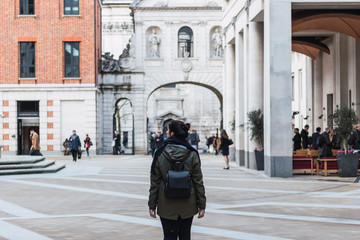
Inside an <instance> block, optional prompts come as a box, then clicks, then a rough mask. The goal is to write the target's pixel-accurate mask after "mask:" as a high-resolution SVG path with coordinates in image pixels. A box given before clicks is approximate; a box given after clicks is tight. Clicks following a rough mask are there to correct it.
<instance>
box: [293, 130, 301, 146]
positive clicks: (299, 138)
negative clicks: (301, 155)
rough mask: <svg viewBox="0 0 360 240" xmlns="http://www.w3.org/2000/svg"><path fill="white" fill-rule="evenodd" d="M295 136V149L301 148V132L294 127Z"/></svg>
mask: <svg viewBox="0 0 360 240" xmlns="http://www.w3.org/2000/svg"><path fill="white" fill-rule="evenodd" d="M294 133H295V135H294V137H293V141H294V151H296V150H299V149H301V136H300V134H299V129H298V128H295V129H294Z"/></svg>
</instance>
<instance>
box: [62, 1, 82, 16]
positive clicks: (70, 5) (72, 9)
mask: <svg viewBox="0 0 360 240" xmlns="http://www.w3.org/2000/svg"><path fill="white" fill-rule="evenodd" d="M64 14H65V15H79V0H64Z"/></svg>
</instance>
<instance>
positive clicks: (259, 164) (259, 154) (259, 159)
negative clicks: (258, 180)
mask: <svg viewBox="0 0 360 240" xmlns="http://www.w3.org/2000/svg"><path fill="white" fill-rule="evenodd" d="M254 152H255V160H256V170H264V150H262V151H258V150H255V151H254Z"/></svg>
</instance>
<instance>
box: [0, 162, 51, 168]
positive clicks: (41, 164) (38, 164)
mask: <svg viewBox="0 0 360 240" xmlns="http://www.w3.org/2000/svg"><path fill="white" fill-rule="evenodd" d="M54 163H55V161H54V160H43V161H40V162H36V163H30V164H26V163H24V164H9V165H0V170H8V169H28V168H46V167H48V166H50V165H53V164H54Z"/></svg>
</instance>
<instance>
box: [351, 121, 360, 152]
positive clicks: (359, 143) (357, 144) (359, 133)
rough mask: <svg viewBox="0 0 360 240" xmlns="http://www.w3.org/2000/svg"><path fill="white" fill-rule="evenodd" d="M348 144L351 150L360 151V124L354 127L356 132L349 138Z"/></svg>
mask: <svg viewBox="0 0 360 240" xmlns="http://www.w3.org/2000/svg"><path fill="white" fill-rule="evenodd" d="M348 144H349V145H351V146H352V148H353V149H356V150H360V123H359V124H357V125H356V130H355V131H354V133H353V135H352V136H351V137H350V139H349V141H348Z"/></svg>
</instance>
